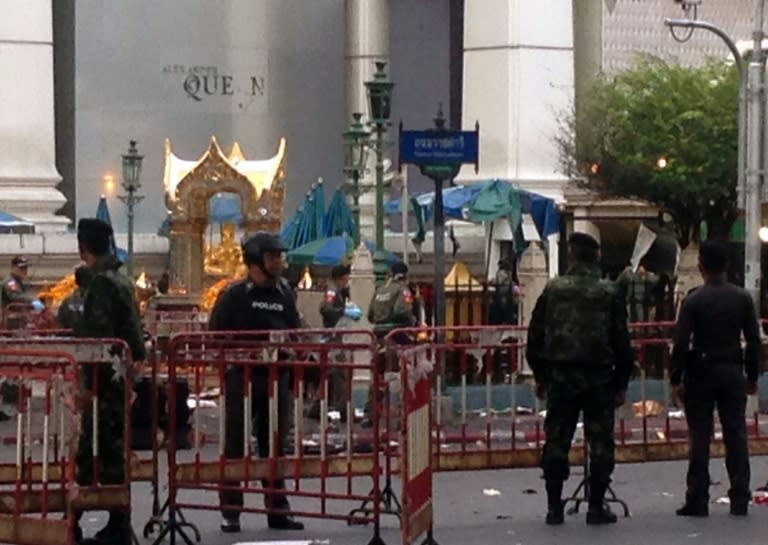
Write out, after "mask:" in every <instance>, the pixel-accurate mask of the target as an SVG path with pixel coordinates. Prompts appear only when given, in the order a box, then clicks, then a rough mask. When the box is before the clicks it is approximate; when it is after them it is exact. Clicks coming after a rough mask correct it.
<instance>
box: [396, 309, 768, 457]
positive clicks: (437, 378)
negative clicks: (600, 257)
mask: <svg viewBox="0 0 768 545" xmlns="http://www.w3.org/2000/svg"><path fill="white" fill-rule="evenodd" d="M631 330H632V331H631V333H632V345H633V349H634V353H635V366H636V369H635V372H634V374H633V378H632V380H631V382H630V387H629V391H628V399H627V403H626V404H625V405H624V407H622V408H621V409H619V410H617V415H616V416H617V418H616V430H615V437H616V443H617V448H616V461H617V462H649V461H657V460H679V459H686V458H687V450H688V445H687V426H686V422H685V415H684V412H683V410H682V406H680V407H678V406H677V405H676V402H675V400H673V399H672V394H671V392H670V390H669V365H670V352H671V346H672V339H671V334H672V330H673V324H670V323H648V324H633V326H632V328H631ZM419 333H421V334H422V335H423V334H424V331H423V330H417V329H403V330H397V331H394V332H392V334H390V336H389V339H390V350H398V351H400V352H403V351H406V353H407V351H410V350H411V348H410V347H409V346H408V345H403V344H399V345H398V344H397V343H396V342H394V339H395V338H397V337H400V338H415V337H416V335H417V334H419ZM659 334H661V336H656V335H659ZM525 335H526V331H525V329H524V328H516V327H507V328H504V327H446V328H440V329H431V330H428V336H429V338H430V342H429V346H430V350H431V361H432V362H433V366H434V368H433V370H432V372H431V373H430V381H431V384H432V389H431V392H432V397H433V401H432V405H433V411H434V419H433V424H432V426H431V435H432V442H433V443H432V469H433V470H434V471H452V470H474V469H503V468H518V467H535V466H537V465H538V463H539V458H540V454H541V449H542V447H543V443H544V431H543V422H544V417H545V415H546V411H545V403H543V402H540V401H539V400H538V399H536V397H535V395H534V383H533V380H532V377H530V376H529V375H528V376H526V375H525V374H524V373H522V372H521V371H522V370H523V369H524V367H523V365H522V363H523V357H524V348H525V346H524V343H525V340H524V339H525ZM499 369H502V371H503V372H502V373H501V374H503V375H504V376H503V380H501V381H496V380H494V376H498V375H499V374H500V372H499ZM753 409H754V410H752V411H750V412H749V414H747V415H745V418H747V420H748V432H749V443H750V453H751V454H753V455H761V454H768V418H767V417H766V416H764V415H763V416H761V415H760V414H759V412H758V410H757V407H753ZM712 451H713V456H723V455H724V447H723V443H722V435H721V432H720V430H719V424H718V425H717V426H716V433H715V437H714V441H713V445H712ZM571 460H572V462H573V463H581V462H582V461H583V432H582V430H581V427H579V428H578V429H577V432H576V437H575V441H574V448H573V450H572V452H571Z"/></svg>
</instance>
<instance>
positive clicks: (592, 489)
mask: <svg viewBox="0 0 768 545" xmlns="http://www.w3.org/2000/svg"><path fill="white" fill-rule="evenodd" d="M606 490H608V483H594V482H591V483H590V486H589V509H588V510H587V524H590V525H593V524H595V525H596V524H615V523H616V521H618V520H619V519H618V517H617V516H616V514H615V513H614V512H613V511H611V509H610V507H608V505H607V504H606V503H605V491H606Z"/></svg>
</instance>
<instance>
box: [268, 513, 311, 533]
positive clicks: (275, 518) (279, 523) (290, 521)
mask: <svg viewBox="0 0 768 545" xmlns="http://www.w3.org/2000/svg"><path fill="white" fill-rule="evenodd" d="M267 525H268V526H269V527H270V528H271V529H272V530H303V529H304V524H303V523H301V522H299V521H298V520H295V519H294V518H293V517H289V516H288V515H267Z"/></svg>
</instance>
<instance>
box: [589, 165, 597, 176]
mask: <svg viewBox="0 0 768 545" xmlns="http://www.w3.org/2000/svg"><path fill="white" fill-rule="evenodd" d="M599 170H600V165H599V164H597V163H592V166H590V167H589V171H590V172H591V173H592V174H597V172H598V171H599Z"/></svg>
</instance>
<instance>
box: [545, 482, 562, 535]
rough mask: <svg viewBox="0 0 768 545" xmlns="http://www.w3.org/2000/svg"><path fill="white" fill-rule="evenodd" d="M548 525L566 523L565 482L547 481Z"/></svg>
mask: <svg viewBox="0 0 768 545" xmlns="http://www.w3.org/2000/svg"><path fill="white" fill-rule="evenodd" d="M546 488H547V519H546V522H547V524H551V525H556V524H562V523H563V522H565V510H564V507H563V498H562V496H563V481H547V485H546Z"/></svg>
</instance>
